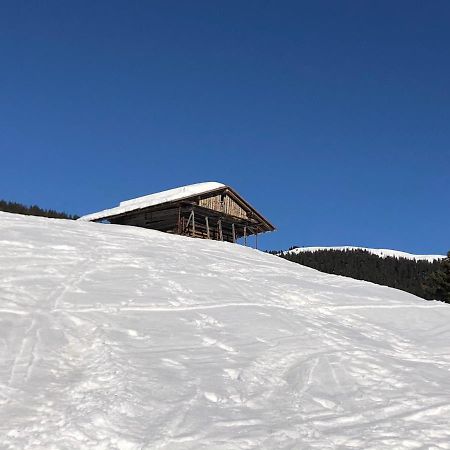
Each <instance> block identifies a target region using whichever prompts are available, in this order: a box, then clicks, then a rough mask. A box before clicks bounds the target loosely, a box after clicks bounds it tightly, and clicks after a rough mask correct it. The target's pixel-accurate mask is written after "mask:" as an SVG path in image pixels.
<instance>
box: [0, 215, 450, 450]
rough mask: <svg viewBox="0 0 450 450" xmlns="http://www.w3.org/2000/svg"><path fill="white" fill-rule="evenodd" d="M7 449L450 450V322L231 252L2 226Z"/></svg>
mask: <svg viewBox="0 0 450 450" xmlns="http://www.w3.org/2000/svg"><path fill="white" fill-rule="evenodd" d="M0 300H1V303H0V448H1V449H55V450H56V449H58V450H60V449H122V450H125V449H126V450H129V449H320V450H324V449H344V448H345V449H347V448H353V449H355V448H357V449H393V448H395V449H416V448H417V449H450V427H449V423H450V307H449V305H446V304H444V303H439V302H427V301H425V300H422V299H419V298H417V297H415V296H413V295H410V294H407V293H405V292H401V291H398V290H395V289H391V288H388V287H383V286H378V285H375V284H371V283H367V282H362V281H357V280H352V279H350V278H345V277H339V276H334V275H328V274H324V273H321V272H318V271H315V270H313V269H310V268H306V267H302V266H300V265H298V264H294V263H290V262H288V261H285V260H283V259H281V258H278V257H276V256H273V255H268V254H265V253H262V252H259V251H257V250H253V249H250V248H245V247H241V246H238V245H235V244H230V243H223V242H215V241H204V240H199V239H191V238H187V237H180V236H173V235H169V234H163V233H160V232H158V231H154V230H145V229H140V228H135V227H126V226H120V225H103V224H96V223H86V222H76V221H66V220H55V219H53V220H52V219H45V218H34V217H26V216H19V215H15V214H8V213H0Z"/></svg>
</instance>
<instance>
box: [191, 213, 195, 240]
mask: <svg viewBox="0 0 450 450" xmlns="http://www.w3.org/2000/svg"><path fill="white" fill-rule="evenodd" d="M191 214H192V236H195V214H194V210H193V209H192V213H191Z"/></svg>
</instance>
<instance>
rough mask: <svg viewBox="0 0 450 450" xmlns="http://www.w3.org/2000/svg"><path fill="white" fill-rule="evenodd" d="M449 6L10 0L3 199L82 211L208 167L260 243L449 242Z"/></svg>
mask: <svg viewBox="0 0 450 450" xmlns="http://www.w3.org/2000/svg"><path fill="white" fill-rule="evenodd" d="M449 24H450V2H449V1H448V0H434V1H432V2H424V1H420V2H419V1H410V0H408V1H397V0H396V1H391V0H389V1H359V0H358V1H357V0H354V1H338V2H336V1H331V0H329V1H320V0H319V1H308V2H306V1H305V2H302V1H292V2H290V1H284V2H283V1H245V2H243V1H226V2H214V1H194V2H187V1H177V2H175V1H167V0H165V1H149V2H147V1H139V2H136V1H125V0H124V1H121V2H117V1H74V2H68V1H46V2H22V1H16V0H15V1H3V2H1V3H0V64H1V70H0V153H1V160H0V161H1V172H0V173H1V176H0V198H4V199H7V200H14V201H19V202H25V203H37V204H39V205H40V206H42V207H47V208H54V209H59V210H65V211H67V212H71V213H78V214H85V213H89V212H93V211H96V210H99V209H104V208H107V207H111V206H115V205H116V204H117V203H118V202H119V201H120V200H123V199H128V198H132V197H135V196H139V195H144V194H148V193H152V192H156V191H160V190H163V189H167V188H171V187H177V186H180V185H184V184H190V183H194V182H199V181H210V180H214V181H221V182H224V183H226V184H229V185H231V186H232V187H234V188H235V189H236V190H237V191H238V192H240V193H241V194H242V195H243V196H244V197H246V198H247V199H248V200H249V201H250V202H251V203H252V204H254V206H255V207H257V208H258V209H259V210H260V211H261V212H262V213H263V214H264V215H266V216H267V218H269V219H270V220H271V221H272V222H273V223H274V224H275V225H276V226H277V227H278V231H277V232H276V233H272V234H270V235H267V236H265V237H264V239H263V244H262V245H263V247H264V248H273V249H278V248H286V247H288V246H290V245H294V244H295V245H344V244H349V245H364V246H371V247H388V248H394V249H399V250H405V251H411V252H417V253H443V252H446V251H447V250H448V249H450V25H449Z"/></svg>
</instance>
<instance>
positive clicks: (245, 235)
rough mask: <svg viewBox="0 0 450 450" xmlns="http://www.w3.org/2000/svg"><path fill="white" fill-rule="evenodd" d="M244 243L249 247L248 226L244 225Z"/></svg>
mask: <svg viewBox="0 0 450 450" xmlns="http://www.w3.org/2000/svg"><path fill="white" fill-rule="evenodd" d="M244 245H245V246H246V247H247V227H246V226H244Z"/></svg>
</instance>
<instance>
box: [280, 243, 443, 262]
mask: <svg viewBox="0 0 450 450" xmlns="http://www.w3.org/2000/svg"><path fill="white" fill-rule="evenodd" d="M319 250H365V251H366V252H369V253H372V254H373V255H377V256H379V257H380V258H386V257H388V256H391V257H393V258H406V259H415V260H416V261H419V260H426V261H429V262H433V261H436V260H439V259H443V258H445V256H444V255H413V254H412V253H406V252H401V251H399V250H389V249H385V248H366V247H353V246H350V245H344V246H341V247H339V246H337V247H297V248H294V249H292V250H287V251H285V252H283V253H302V252H317V251H319Z"/></svg>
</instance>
